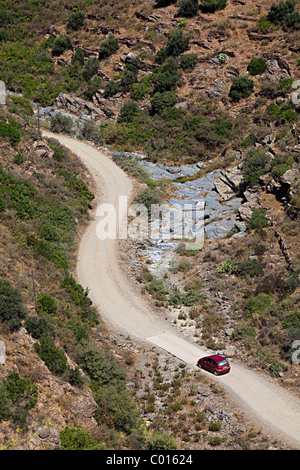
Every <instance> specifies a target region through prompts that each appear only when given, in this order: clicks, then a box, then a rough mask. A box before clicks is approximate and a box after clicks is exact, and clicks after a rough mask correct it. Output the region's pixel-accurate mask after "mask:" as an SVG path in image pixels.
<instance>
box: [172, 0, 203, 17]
mask: <svg viewBox="0 0 300 470" xmlns="http://www.w3.org/2000/svg"><path fill="white" fill-rule="evenodd" d="M176 6H177V7H178V8H179V11H178V16H183V17H185V18H192V17H193V16H195V15H197V13H198V10H199V3H198V0H179V1H178V2H177V4H176Z"/></svg>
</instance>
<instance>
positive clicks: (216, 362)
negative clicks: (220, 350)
mask: <svg viewBox="0 0 300 470" xmlns="http://www.w3.org/2000/svg"><path fill="white" fill-rule="evenodd" d="M197 366H198V367H200V368H201V369H206V370H208V371H209V372H213V374H215V375H220V374H226V373H227V372H229V371H230V364H229V362H228V361H227V359H226V358H225V357H223V356H218V355H215V356H205V357H201V358H200V359H199V360H198V362H197Z"/></svg>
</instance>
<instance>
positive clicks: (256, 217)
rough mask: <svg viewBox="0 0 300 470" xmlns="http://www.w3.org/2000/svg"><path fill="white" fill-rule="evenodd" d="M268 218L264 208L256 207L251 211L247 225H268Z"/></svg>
mask: <svg viewBox="0 0 300 470" xmlns="http://www.w3.org/2000/svg"><path fill="white" fill-rule="evenodd" d="M268 224H269V223H268V219H267V218H266V209H257V210H256V211H253V212H252V216H251V219H250V220H249V222H248V225H249V227H250V228H251V229H257V228H263V227H267V226H268Z"/></svg>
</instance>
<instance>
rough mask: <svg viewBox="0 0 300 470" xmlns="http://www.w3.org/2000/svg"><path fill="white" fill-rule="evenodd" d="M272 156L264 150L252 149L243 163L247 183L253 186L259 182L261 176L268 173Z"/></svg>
mask: <svg viewBox="0 0 300 470" xmlns="http://www.w3.org/2000/svg"><path fill="white" fill-rule="evenodd" d="M269 163H270V157H269V156H268V155H267V154H266V152H265V151H264V150H260V149H257V150H250V151H249V152H248V153H247V155H246V158H245V161H244V164H243V174H244V178H245V181H246V183H247V184H248V185H249V186H250V187H252V186H255V185H257V184H258V183H259V177H260V176H262V175H264V174H265V173H267V171H268V169H269Z"/></svg>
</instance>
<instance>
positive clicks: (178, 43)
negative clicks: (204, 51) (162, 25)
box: [166, 29, 190, 57]
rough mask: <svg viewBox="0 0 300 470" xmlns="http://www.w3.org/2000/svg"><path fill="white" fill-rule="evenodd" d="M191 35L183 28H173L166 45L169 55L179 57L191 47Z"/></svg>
mask: <svg viewBox="0 0 300 470" xmlns="http://www.w3.org/2000/svg"><path fill="white" fill-rule="evenodd" d="M189 42H190V37H189V36H187V35H186V34H184V33H183V31H182V30H181V29H173V30H172V31H171V32H170V35H169V38H168V42H167V45H166V53H167V56H173V57H177V56H179V55H180V54H182V53H183V52H185V51H187V50H188V48H189Z"/></svg>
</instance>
